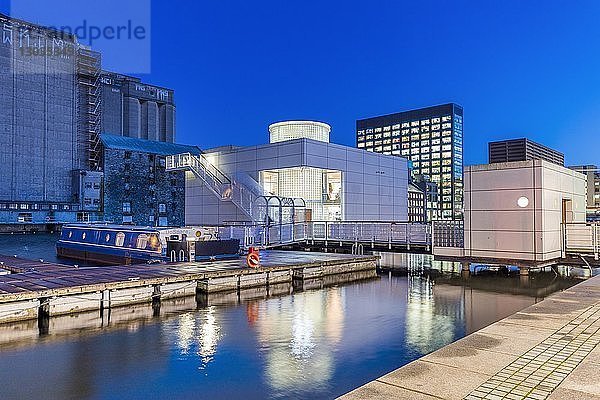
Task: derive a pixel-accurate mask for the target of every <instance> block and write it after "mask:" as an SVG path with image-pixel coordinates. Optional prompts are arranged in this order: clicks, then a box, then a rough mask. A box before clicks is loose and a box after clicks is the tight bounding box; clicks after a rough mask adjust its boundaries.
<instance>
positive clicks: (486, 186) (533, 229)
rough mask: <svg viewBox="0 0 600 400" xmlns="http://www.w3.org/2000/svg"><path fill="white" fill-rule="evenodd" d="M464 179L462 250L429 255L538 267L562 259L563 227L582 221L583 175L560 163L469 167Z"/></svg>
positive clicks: (443, 249)
mask: <svg viewBox="0 0 600 400" xmlns="http://www.w3.org/2000/svg"><path fill="white" fill-rule="evenodd" d="M464 181H465V214H464V215H465V219H464V246H463V247H459V248H452V247H445V246H443V245H441V246H439V247H438V246H436V245H434V249H433V253H434V255H435V256H452V257H463V258H466V259H469V260H500V261H502V262H505V263H518V264H519V265H521V264H526V265H539V264H543V263H547V262H550V261H553V260H556V259H559V258H560V257H561V256H562V251H563V232H562V231H563V224H572V223H584V222H585V216H586V212H585V211H586V191H585V188H586V177H585V175H583V174H580V173H578V172H576V171H573V170H570V169H568V168H565V167H563V166H561V165H558V164H555V163H551V162H548V161H545V160H529V161H515V162H506V163H495V164H485V165H472V166H469V167H467V168H465V176H464ZM439 234H443V232H441V231H438V229H437V228H435V227H434V236H438V235H439ZM439 239H441V238H438V239H436V240H434V242H439ZM500 261H499V262H500Z"/></svg>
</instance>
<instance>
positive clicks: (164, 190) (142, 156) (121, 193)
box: [100, 134, 200, 226]
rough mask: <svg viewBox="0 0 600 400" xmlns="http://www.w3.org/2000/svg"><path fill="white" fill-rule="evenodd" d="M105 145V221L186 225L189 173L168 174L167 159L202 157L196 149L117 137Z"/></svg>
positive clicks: (105, 139) (105, 140) (106, 138)
mask: <svg viewBox="0 0 600 400" xmlns="http://www.w3.org/2000/svg"><path fill="white" fill-rule="evenodd" d="M100 140H101V141H102V145H103V149H104V150H103V156H102V164H103V167H104V186H103V192H104V193H103V195H104V220H105V221H110V222H114V223H119V224H121V223H123V224H134V225H142V226H183V225H184V224H185V173H184V172H182V171H173V172H167V171H165V157H166V156H167V155H172V154H179V153H192V154H200V149H198V148H197V147H195V146H186V145H180V144H174V143H163V142H157V141H150V140H144V139H135V138H129V137H123V136H117V135H106V134H102V135H100Z"/></svg>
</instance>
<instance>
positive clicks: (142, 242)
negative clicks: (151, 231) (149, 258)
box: [135, 233, 148, 249]
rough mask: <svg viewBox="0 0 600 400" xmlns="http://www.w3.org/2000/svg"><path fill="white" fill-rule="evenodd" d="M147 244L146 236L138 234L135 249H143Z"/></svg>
mask: <svg viewBox="0 0 600 400" xmlns="http://www.w3.org/2000/svg"><path fill="white" fill-rule="evenodd" d="M147 244H148V235H146V234H145V233H141V234H139V235H138V237H137V241H136V243H135V247H137V248H138V249H145V248H146V245H147Z"/></svg>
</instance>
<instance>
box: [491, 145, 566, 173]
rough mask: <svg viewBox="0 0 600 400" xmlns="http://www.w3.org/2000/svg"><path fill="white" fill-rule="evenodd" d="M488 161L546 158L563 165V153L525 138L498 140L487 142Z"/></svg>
mask: <svg viewBox="0 0 600 400" xmlns="http://www.w3.org/2000/svg"><path fill="white" fill-rule="evenodd" d="M488 156H489V163H490V164H493V163H504V162H511V161H530V160H546V161H549V162H551V163H554V164H558V165H563V166H564V165H565V155H564V154H563V153H561V152H559V151H556V150H554V149H551V148H550V147H546V146H544V145H542V144H539V143H536V142H534V141H533V140H529V139H527V138H520V139H510V140H500V141H496V142H490V143H488Z"/></svg>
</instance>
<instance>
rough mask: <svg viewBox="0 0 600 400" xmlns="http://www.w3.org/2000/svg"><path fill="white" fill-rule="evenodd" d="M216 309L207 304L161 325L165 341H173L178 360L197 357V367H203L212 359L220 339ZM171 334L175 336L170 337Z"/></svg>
mask: <svg viewBox="0 0 600 400" xmlns="http://www.w3.org/2000/svg"><path fill="white" fill-rule="evenodd" d="M217 315H218V310H217V308H216V307H215V306H209V307H207V308H205V309H202V310H198V311H196V312H187V313H185V314H182V315H180V316H179V317H177V319H176V320H174V321H172V322H171V323H169V324H164V325H163V332H164V334H165V335H166V336H167V341H168V342H171V341H173V342H174V343H175V347H176V349H177V352H178V358H179V359H180V360H188V359H190V355H192V354H193V355H194V356H193V357H191V358H197V360H198V361H199V365H198V368H200V369H204V368H205V367H206V366H207V364H209V363H210V362H211V361H213V357H214V355H215V354H216V353H217V345H218V343H219V340H220V339H221V327H220V325H219V323H218V322H217ZM171 336H175V337H174V338H173V339H171Z"/></svg>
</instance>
